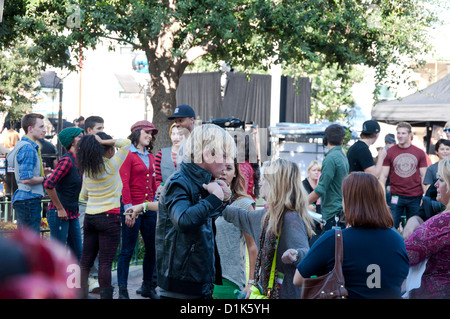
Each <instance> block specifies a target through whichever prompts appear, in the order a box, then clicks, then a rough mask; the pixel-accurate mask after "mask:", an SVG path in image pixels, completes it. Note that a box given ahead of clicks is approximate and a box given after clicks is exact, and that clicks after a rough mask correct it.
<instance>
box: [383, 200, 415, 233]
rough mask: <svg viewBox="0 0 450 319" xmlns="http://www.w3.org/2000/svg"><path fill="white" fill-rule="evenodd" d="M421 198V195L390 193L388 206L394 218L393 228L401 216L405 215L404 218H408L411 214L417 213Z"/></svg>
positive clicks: (396, 226) (396, 225)
mask: <svg viewBox="0 0 450 319" xmlns="http://www.w3.org/2000/svg"><path fill="white" fill-rule="evenodd" d="M397 198H398V201H397ZM421 200H422V196H417V197H414V196H403V195H395V194H392V195H391V201H390V202H389V207H390V208H391V212H392V217H393V218H394V226H395V228H398V227H399V225H400V219H401V217H402V216H406V219H407V220H408V219H409V218H411V217H412V216H414V215H417V214H418V212H419V209H420V201H421Z"/></svg>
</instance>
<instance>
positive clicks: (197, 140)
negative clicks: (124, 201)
mask: <svg viewBox="0 0 450 319" xmlns="http://www.w3.org/2000/svg"><path fill="white" fill-rule="evenodd" d="M205 151H210V152H211V154H212V155H214V156H218V157H220V156H222V154H223V153H225V154H226V155H227V156H228V157H229V158H232V159H234V158H236V144H235V142H234V139H233V138H232V137H231V135H230V134H229V133H228V132H227V131H225V130H224V129H223V128H221V127H219V126H217V125H215V124H203V125H201V126H197V127H196V128H194V130H193V131H192V133H191V135H190V136H189V138H188V139H187V140H186V145H185V153H184V158H183V160H184V161H187V162H189V161H190V162H194V163H202V161H203V152H205Z"/></svg>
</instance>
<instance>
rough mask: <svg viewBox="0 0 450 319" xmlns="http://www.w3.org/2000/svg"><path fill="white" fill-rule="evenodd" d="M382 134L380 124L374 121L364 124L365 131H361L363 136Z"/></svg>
mask: <svg viewBox="0 0 450 319" xmlns="http://www.w3.org/2000/svg"><path fill="white" fill-rule="evenodd" d="M379 132H380V124H378V122H377V121H374V120H368V121H365V122H364V123H363V129H362V131H361V133H362V134H367V135H371V134H375V133H379Z"/></svg>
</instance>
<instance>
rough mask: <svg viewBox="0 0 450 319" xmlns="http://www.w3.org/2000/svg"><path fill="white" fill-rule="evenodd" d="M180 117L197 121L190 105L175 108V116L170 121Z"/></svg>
mask: <svg viewBox="0 0 450 319" xmlns="http://www.w3.org/2000/svg"><path fill="white" fill-rule="evenodd" d="M178 117H193V118H194V119H195V112H194V110H193V109H192V107H190V106H189V105H187V104H182V105H179V106H177V107H176V108H175V111H173V114H172V116H171V117H169V120H173V119H175V118H178Z"/></svg>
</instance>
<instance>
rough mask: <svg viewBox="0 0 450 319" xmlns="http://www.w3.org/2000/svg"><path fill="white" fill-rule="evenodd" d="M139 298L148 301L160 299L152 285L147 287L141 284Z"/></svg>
mask: <svg viewBox="0 0 450 319" xmlns="http://www.w3.org/2000/svg"><path fill="white" fill-rule="evenodd" d="M141 296H142V297H146V298H150V299H160V298H159V295H158V294H157V293H156V290H155V287H154V286H153V285H147V284H145V283H142V287H141Z"/></svg>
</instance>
